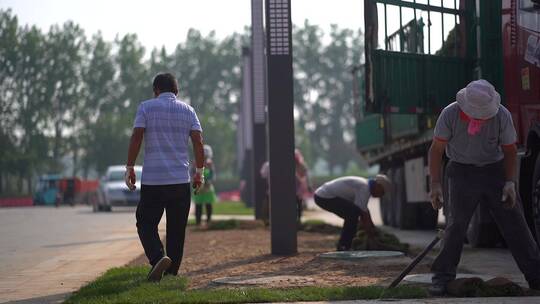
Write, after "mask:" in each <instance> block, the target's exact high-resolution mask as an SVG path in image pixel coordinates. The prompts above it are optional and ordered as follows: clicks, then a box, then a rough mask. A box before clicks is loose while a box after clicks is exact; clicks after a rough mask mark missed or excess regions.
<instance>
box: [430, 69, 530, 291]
mask: <svg viewBox="0 0 540 304" xmlns="http://www.w3.org/2000/svg"><path fill="white" fill-rule="evenodd" d="M516 140H517V136H516V130H515V129H514V124H513V122H512V116H511V114H510V112H509V111H508V110H507V109H506V108H505V107H504V106H503V105H501V97H500V95H499V93H497V91H496V90H495V88H494V87H493V85H491V84H490V83H489V82H488V81H486V80H483V79H480V80H476V81H473V82H471V83H469V84H468V85H467V87H466V88H463V89H462V90H460V91H459V92H458V93H457V95H456V102H454V103H451V104H450V105H448V106H447V107H446V108H444V109H443V111H442V112H441V114H440V116H439V118H438V120H437V123H436V125H435V130H434V136H433V141H432V144H431V148H430V150H429V173H430V180H431V181H430V182H431V183H430V186H431V193H430V198H431V204H432V205H433V208H434V209H440V208H441V207H442V204H443V195H442V193H443V191H442V186H441V178H442V177H441V171H442V156H443V153H445V152H446V156H447V157H448V158H449V163H448V165H447V168H446V171H445V172H446V173H445V174H446V175H447V178H448V200H449V202H448V204H447V206H446V207H447V208H449V209H450V210H449V212H448V214H449V217H447V223H446V229H445V234H444V241H443V245H442V247H441V250H440V252H439V255H438V256H437V258H436V259H435V261H434V262H433V265H432V272H433V274H434V275H433V278H432V282H433V284H432V286H431V288H430V292H431V293H432V294H434V295H443V294H445V293H446V285H447V283H448V282H449V281H451V280H453V279H455V277H456V268H457V266H458V263H459V260H460V257H461V251H462V248H463V241H464V239H465V233H466V231H467V228H468V226H469V222H470V220H471V217H472V215H473V213H474V211H475V210H476V208H477V206H478V204H485V205H486V207H487V208H488V209H489V210H490V212H491V214H492V215H493V217H494V219H495V221H496V222H497V225H498V227H499V228H500V230H501V233H502V235H503V237H504V239H505V240H506V243H507V244H508V247H509V248H510V250H511V251H512V255H513V256H514V259H515V260H516V262H517V264H518V266H519V268H520V270H521V271H522V272H523V274H524V275H525V278H526V280H527V281H528V282H529V286H530V287H531V288H534V289H540V253H539V251H538V247H537V245H536V243H535V241H534V239H533V236H532V234H531V232H530V230H529V228H528V226H527V223H526V222H525V218H524V216H523V210H522V208H521V206H520V205H519V204H518V196H517V194H516V164H517V147H516Z"/></svg>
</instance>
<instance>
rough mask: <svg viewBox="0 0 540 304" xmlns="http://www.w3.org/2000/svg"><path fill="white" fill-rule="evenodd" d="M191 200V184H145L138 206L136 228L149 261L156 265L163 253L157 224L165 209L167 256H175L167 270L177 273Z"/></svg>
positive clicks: (182, 251) (182, 252)
mask: <svg viewBox="0 0 540 304" xmlns="http://www.w3.org/2000/svg"><path fill="white" fill-rule="evenodd" d="M190 203H191V191H190V189H189V184H176V185H156V186H154V185H142V186H141V200H140V202H139V205H138V206H137V213H136V217H137V232H138V233H139V239H140V240H141V243H142V246H143V248H144V253H145V254H146V257H148V261H149V262H150V264H151V265H152V266H153V265H155V264H156V263H157V262H158V261H159V260H160V259H161V258H162V257H163V256H164V255H165V252H164V251H163V244H162V243H161V239H160V238H159V233H158V224H159V222H160V221H161V217H162V216H163V211H164V210H166V212H167V213H166V216H167V234H166V241H167V256H169V257H170V258H171V260H172V264H171V266H170V268H169V269H168V270H167V272H168V273H171V274H174V275H176V274H177V273H178V269H180V263H181V262H182V256H183V254H184V239H185V235H186V225H187V219H188V215H189V207H190Z"/></svg>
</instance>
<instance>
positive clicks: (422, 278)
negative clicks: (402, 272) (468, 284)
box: [403, 273, 495, 284]
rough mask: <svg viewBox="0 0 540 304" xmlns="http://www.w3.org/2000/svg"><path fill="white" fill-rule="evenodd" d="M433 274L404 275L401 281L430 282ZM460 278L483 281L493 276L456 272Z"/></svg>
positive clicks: (457, 277)
mask: <svg viewBox="0 0 540 304" xmlns="http://www.w3.org/2000/svg"><path fill="white" fill-rule="evenodd" d="M432 276H433V274H432V273H419V274H410V275H408V276H406V277H405V278H404V279H403V281H406V282H410V283H421V284H431V277H432ZM462 278H480V279H482V280H484V281H488V280H491V279H493V278H495V277H494V276H491V275H483V274H470V273H458V274H457V275H456V279H462Z"/></svg>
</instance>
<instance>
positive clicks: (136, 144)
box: [126, 128, 144, 190]
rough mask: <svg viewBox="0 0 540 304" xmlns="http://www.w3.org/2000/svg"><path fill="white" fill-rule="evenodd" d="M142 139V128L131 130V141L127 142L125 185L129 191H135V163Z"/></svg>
mask: <svg viewBox="0 0 540 304" xmlns="http://www.w3.org/2000/svg"><path fill="white" fill-rule="evenodd" d="M143 137H144V128H133V133H131V139H130V141H129V149H128V157H127V163H126V185H127V186H128V188H129V189H130V190H135V182H136V181H137V177H136V176H135V169H134V166H135V161H136V160H137V156H138V155H139V151H140V150H141V144H142V140H143Z"/></svg>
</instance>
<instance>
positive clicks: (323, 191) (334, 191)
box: [315, 176, 371, 211]
mask: <svg viewBox="0 0 540 304" xmlns="http://www.w3.org/2000/svg"><path fill="white" fill-rule="evenodd" d="M315 194H316V195H317V196H319V197H322V198H336V197H339V198H342V199H344V200H347V201H349V202H353V203H354V204H355V205H356V206H358V207H360V209H362V210H363V211H367V210H368V208H367V205H368V202H369V197H370V196H371V192H370V191H369V183H368V180H367V179H365V178H363V177H357V176H344V177H340V178H336V179H334V180H331V181H329V182H326V183H324V184H323V185H322V186H320V187H319V188H317V190H315Z"/></svg>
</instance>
